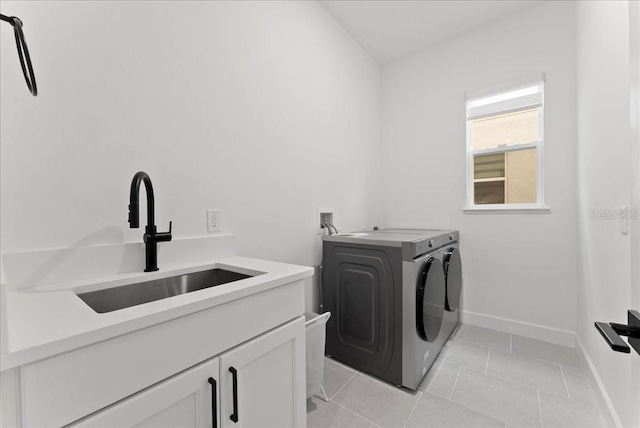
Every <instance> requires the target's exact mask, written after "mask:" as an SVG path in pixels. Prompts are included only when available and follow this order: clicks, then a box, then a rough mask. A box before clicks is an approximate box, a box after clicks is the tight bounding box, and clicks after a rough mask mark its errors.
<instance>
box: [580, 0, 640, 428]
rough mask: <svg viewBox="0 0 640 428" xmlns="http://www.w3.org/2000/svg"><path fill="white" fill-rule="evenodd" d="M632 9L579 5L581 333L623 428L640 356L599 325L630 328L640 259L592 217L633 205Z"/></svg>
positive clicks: (616, 230) (613, 225) (633, 405)
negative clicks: (615, 348)
mask: <svg viewBox="0 0 640 428" xmlns="http://www.w3.org/2000/svg"><path fill="white" fill-rule="evenodd" d="M628 10H629V5H628V3H627V2H625V1H621V2H607V1H585V2H579V3H578V6H577V48H578V49H577V52H578V55H577V112H578V116H577V131H578V176H579V184H580V186H579V189H580V192H579V211H578V217H579V225H580V263H579V286H578V308H579V310H578V325H577V334H578V337H579V339H580V342H581V344H582V346H583V348H584V350H585V352H586V354H587V356H588V357H589V359H590V360H591V362H592V364H593V366H594V368H595V369H596V371H597V373H598V375H599V377H600V380H601V382H602V385H603V386H604V388H605V389H606V392H607V394H608V396H609V398H610V399H611V403H612V404H613V406H614V409H615V413H617V416H618V418H619V422H620V423H622V425H623V426H625V427H636V426H639V425H640V419H639V415H638V403H640V391H638V383H637V381H635V382H634V380H633V379H632V376H631V373H632V370H633V369H634V367H635V370H636V372H635V373H636V376H637V373H638V371H637V370H638V367H640V356H638V355H637V354H636V353H635V352H633V351H632V353H631V354H621V353H616V352H612V351H611V350H610V349H609V347H608V346H607V345H606V344H605V342H604V341H603V339H602V337H600V335H599V334H598V332H597V331H596V330H595V328H594V327H593V322H594V321H606V322H618V323H623V324H626V321H627V319H626V316H627V309H632V308H633V307H634V303H632V301H631V295H632V293H631V286H632V284H631V282H630V278H631V263H634V264H636V265H637V263H638V260H637V259H636V260H633V261H632V260H631V246H630V239H629V238H630V237H629V235H623V234H621V233H620V223H619V221H618V219H613V218H611V219H597V218H594V217H593V216H591V215H590V212H591V210H600V211H601V210H609V211H613V212H616V211H617V210H618V209H619V208H620V206H622V205H629V201H630V196H631V189H630V182H631V180H630V166H631V164H630V156H629V155H630V153H631V150H630V125H629V123H630V110H629V108H630V100H629V96H630V86H629V85H630V81H629V14H628ZM636 144H637V141H636ZM636 201H637V198H636ZM635 221H637V220H635ZM635 227H637V226H635ZM636 286H638V287H640V286H639V285H637V284H636ZM635 309H638V308H635Z"/></svg>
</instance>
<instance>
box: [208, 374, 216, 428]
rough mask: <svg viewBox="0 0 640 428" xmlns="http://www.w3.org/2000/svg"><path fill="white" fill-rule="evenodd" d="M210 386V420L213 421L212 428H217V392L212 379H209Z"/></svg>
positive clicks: (214, 381)
mask: <svg viewBox="0 0 640 428" xmlns="http://www.w3.org/2000/svg"><path fill="white" fill-rule="evenodd" d="M209 383H210V384H211V420H212V421H213V428H218V411H217V406H216V403H217V401H218V396H217V394H218V392H217V391H216V385H217V384H218V383H217V382H216V380H215V379H214V378H212V377H210V378H209Z"/></svg>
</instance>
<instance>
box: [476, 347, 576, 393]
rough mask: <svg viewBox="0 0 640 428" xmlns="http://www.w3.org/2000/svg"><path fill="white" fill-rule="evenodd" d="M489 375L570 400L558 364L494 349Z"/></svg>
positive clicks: (491, 355)
mask: <svg viewBox="0 0 640 428" xmlns="http://www.w3.org/2000/svg"><path fill="white" fill-rule="evenodd" d="M487 374H489V375H492V376H496V377H499V378H501V379H506V380H508V381H511V382H515V383H519V384H521V385H525V386H530V387H532V388H536V389H539V390H540V391H544V392H548V393H549V394H553V395H557V396H560V397H564V398H569V396H568V395H567V388H566V387H565V382H564V379H563V377H562V371H561V370H560V366H559V365H557V364H552V363H547V362H545V361H540V360H534V359H532V358H527V357H523V356H521V355H516V354H510V353H508V352H502V351H497V350H493V349H492V350H491V353H490V354H489V364H488V365H487Z"/></svg>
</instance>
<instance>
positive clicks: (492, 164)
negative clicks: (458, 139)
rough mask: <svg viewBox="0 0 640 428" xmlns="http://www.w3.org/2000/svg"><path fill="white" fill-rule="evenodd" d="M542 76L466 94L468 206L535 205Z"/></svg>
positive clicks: (538, 202)
mask: <svg viewBox="0 0 640 428" xmlns="http://www.w3.org/2000/svg"><path fill="white" fill-rule="evenodd" d="M543 95H544V80H543V76H535V77H533V78H529V79H526V80H523V81H520V82H516V83H511V84H509V85H502V86H501V87H499V88H494V89H492V90H489V91H483V92H481V93H476V94H468V95H467V163H468V184H467V186H468V187H467V195H468V201H467V204H468V205H467V206H468V209H470V210H488V209H496V210H509V209H540V208H544V203H543V188H542V184H543V180H542V178H543V177H542V148H543V98H544V96H543Z"/></svg>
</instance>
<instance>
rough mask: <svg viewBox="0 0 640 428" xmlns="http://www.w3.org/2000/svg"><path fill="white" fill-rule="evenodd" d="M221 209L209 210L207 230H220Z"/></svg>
mask: <svg viewBox="0 0 640 428" xmlns="http://www.w3.org/2000/svg"><path fill="white" fill-rule="evenodd" d="M220 228H221V226H220V210H207V231H208V232H220Z"/></svg>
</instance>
